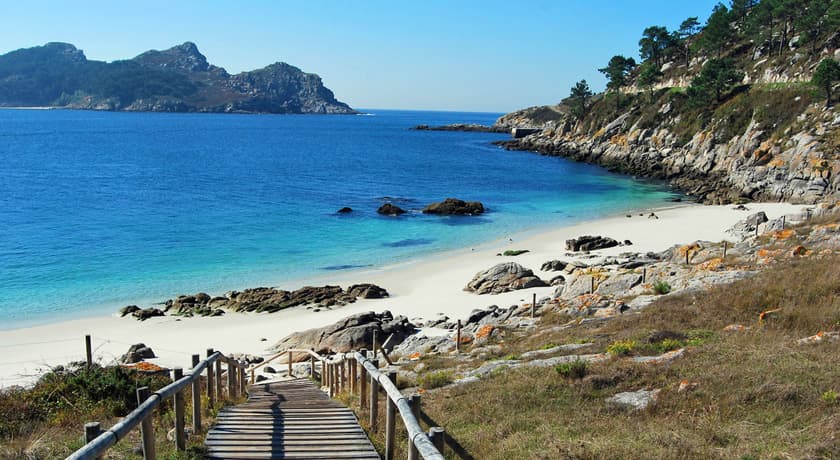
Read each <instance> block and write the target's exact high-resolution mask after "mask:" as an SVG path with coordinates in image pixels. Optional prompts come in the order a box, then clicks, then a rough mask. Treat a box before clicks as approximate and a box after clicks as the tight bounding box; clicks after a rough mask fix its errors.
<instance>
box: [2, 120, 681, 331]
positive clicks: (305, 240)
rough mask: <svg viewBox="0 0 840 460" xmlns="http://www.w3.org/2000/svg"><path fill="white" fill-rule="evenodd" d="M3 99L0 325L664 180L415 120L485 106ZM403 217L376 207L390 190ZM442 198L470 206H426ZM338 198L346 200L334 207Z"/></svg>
mask: <svg viewBox="0 0 840 460" xmlns="http://www.w3.org/2000/svg"><path fill="white" fill-rule="evenodd" d="M369 112H370V113H369V114H368V115H362V116H317V115H308V116H282V115H280V116H274V115H221V114H218V115H216V114H159V113H109V112H90V111H65V110H0V328H10V327H19V326H22V325H29V324H37V323H45V322H50V321H55V320H61V319H66V318H69V317H79V316H91V315H97V314H102V313H113V312H114V311H115V310H116V309H117V308H119V307H121V306H124V305H127V304H140V305H150V304H152V303H154V302H160V301H163V300H165V299H168V298H171V297H174V296H176V295H178V294H183V293H195V292H198V291H204V292H208V293H210V294H221V293H223V292H225V291H227V290H231V289H243V288H247V287H254V286H262V285H271V286H282V287H284V288H297V287H300V286H299V285H297V284H295V281H297V280H300V279H303V278H311V277H313V276H321V275H325V274H329V273H331V272H339V271H342V270H347V269H352V268H354V267H379V266H383V265H390V264H393V263H395V262H400V261H406V260H409V259H413V258H418V257H425V256H428V255H430V254H434V253H437V252H441V251H446V250H450V249H455V248H461V247H466V246H470V245H475V244H479V243H481V242H486V241H490V240H494V239H497V238H501V237H504V236H507V235H510V234H512V233H515V232H519V231H523V230H529V229H534V228H539V227H544V226H547V225H564V224H571V223H574V222H579V221H583V220H588V219H592V218H595V217H598V216H603V215H608V214H615V213H618V212H621V211H624V210H628V209H637V208H643V207H650V206H659V205H663V204H664V203H665V202H666V201H667V199H668V198H671V197H673V194H672V193H671V192H670V191H669V190H668V189H667V188H665V187H663V186H659V185H654V184H650V183H643V182H639V181H636V180H633V179H631V178H628V177H624V176H619V175H615V174H611V173H608V172H606V171H604V170H603V169H600V168H598V167H594V166H589V165H585V164H581V163H574V162H569V161H565V160H562V159H558V158H548V157H543V156H538V155H532V154H527V153H523V152H508V151H505V150H503V149H500V148H498V147H496V146H493V145H491V142H492V141H493V140H497V139H503V138H506V137H507V136H505V135H500V134H485V133H462V132H433V131H413V130H410V129H409V128H410V127H412V126H415V125H418V124H428V125H440V124H447V123H456V122H458V123H483V124H491V123H492V122H493V121H494V120H495V119H496V118H497V117H498V116H499V115H500V114H488V113H455V112H409V111H384V110H370V111H369ZM389 197H390V199H393V200H394V202H395V203H396V204H398V205H399V206H401V207H403V208H407V209H410V210H411V211H413V212H411V213H410V214H408V215H406V216H403V217H399V218H393V217H383V216H379V215H377V214H376V209H377V208H378V207H379V206H380V205H381V204H382V203H383V202H384V201H385V200H387V199H389ZM446 197H458V198H462V199H467V200H480V201H482V202H483V203H484V204H485V206H486V207H487V208H488V209H489V212H488V213H487V214H485V215H484V216H481V217H470V218H446V217H443V218H442V217H434V216H425V215H422V214H420V213H419V210H420V209H421V208H422V207H423V206H424V205H426V204H428V203H431V202H434V201H439V200H442V199H444V198H446ZM343 206H350V207H352V208H353V209H354V210H355V211H354V212H353V213H352V214H349V215H338V214H336V210H338V209H339V208H341V207H343Z"/></svg>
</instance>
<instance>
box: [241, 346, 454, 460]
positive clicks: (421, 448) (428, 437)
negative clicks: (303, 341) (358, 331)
mask: <svg viewBox="0 0 840 460" xmlns="http://www.w3.org/2000/svg"><path fill="white" fill-rule="evenodd" d="M380 350H381V348H380ZM300 353H302V354H304V355H308V356H309V376H310V377H311V378H313V379H315V378H316V376H318V373H317V372H316V364H320V366H321V368H320V371H321V372H320V376H319V377H320V380H321V387H325V388H326V391H327V393H328V394H329V395H330V397H334V396H336V395H338V394H339V393H342V392H349V393H353V394H358V397H359V409H364V408H366V407H368V406H369V407H370V412H369V414H370V430H371V431H372V432H377V431H379V392H380V391H382V392H384V393H385V395H386V407H385V458H386V459H387V460H392V459H393V458H394V452H395V437H396V414H397V412H399V414H400V418H402V422H403V425H404V426H405V428H406V431H407V433H408V458H409V460H418V459H419V458H423V459H425V460H443V458H444V457H443V454H442V452H443V446H444V441H445V436H446V433H445V431H444V430H443V428H441V427H431V428H430V429H429V432H428V433H426V432H424V431H423V428H422V427H421V425H420V395H412V396H409V397H406V396H404V395H403V394H402V393H401V392H400V390H398V389H397V386H396V381H397V372H396V371H389V372H387V373H385V372H382V371H380V370H379V361H378V360H377V359H370V358H368V351H367V350H365V349H362V350H361V351H359V352H351V353H344V354H336V355H334V356H333V357H331V358H327V357H324V356H321V355H319V354H318V353H316V352H315V351H314V350H311V349H310V350H305V349H300V348H291V349H287V350H283V351H281V352H279V353H277V354H275V355H274V356H271V357H269V358H268V359H266V360H265V361H264V362H262V363H260V364H259V365H256V366H253V367H251V368H250V371H251V383H252V384H253V383H256V379H255V371H256V370H257V369H259V368H261V367H263V366H265V365H267V364H268V363H270V362H272V361H274V360H276V359H278V358H281V357H283V356H284V355H285V356H286V362H287V364H288V366H289V370H288V371H289V376H290V377H291V375H292V365H293V363H294V362H295V356H297V357H298V358H300V355H298V354H300ZM382 353H383V357H386V356H387V355H384V350H382ZM372 356H374V357H376V353H373V354H372Z"/></svg>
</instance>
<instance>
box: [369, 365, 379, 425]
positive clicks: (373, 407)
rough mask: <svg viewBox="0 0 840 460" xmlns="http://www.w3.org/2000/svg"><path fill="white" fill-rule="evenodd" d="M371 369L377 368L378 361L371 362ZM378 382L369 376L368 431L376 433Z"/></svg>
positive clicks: (377, 422)
mask: <svg viewBox="0 0 840 460" xmlns="http://www.w3.org/2000/svg"><path fill="white" fill-rule="evenodd" d="M371 363H372V364H373V367H375V368H377V369H378V368H379V361H377V360H375V359H374V360H372V361H371ZM378 418H379V382H378V381H377V380H376V379H375V378H373V375H371V376H370V431H373V432H376V430H377V427H378V425H379V421H378Z"/></svg>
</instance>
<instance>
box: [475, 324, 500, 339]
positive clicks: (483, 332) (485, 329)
mask: <svg viewBox="0 0 840 460" xmlns="http://www.w3.org/2000/svg"><path fill="white" fill-rule="evenodd" d="M494 329H495V327H493V326H492V325H490V324H485V325H484V326H481V327H480V328H479V329H478V331H477V332H476V333H475V338H476V339H484V338H487V337H490V334H492V333H493V330H494Z"/></svg>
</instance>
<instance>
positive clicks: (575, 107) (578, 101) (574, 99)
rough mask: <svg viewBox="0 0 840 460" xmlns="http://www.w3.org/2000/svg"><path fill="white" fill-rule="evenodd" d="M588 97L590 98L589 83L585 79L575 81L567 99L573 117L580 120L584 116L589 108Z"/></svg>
mask: <svg viewBox="0 0 840 460" xmlns="http://www.w3.org/2000/svg"><path fill="white" fill-rule="evenodd" d="M590 98H592V90H591V89H589V84H588V83H586V80H581V81H579V82H577V83H575V86H573V87H572V91H571V93H570V94H569V99H568V104H569V106H570V111H571V113H572V116H573V117H575V118H576V119H578V120H580V119H583V117H585V116H586V112H587V111H588V110H589V99H590Z"/></svg>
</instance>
